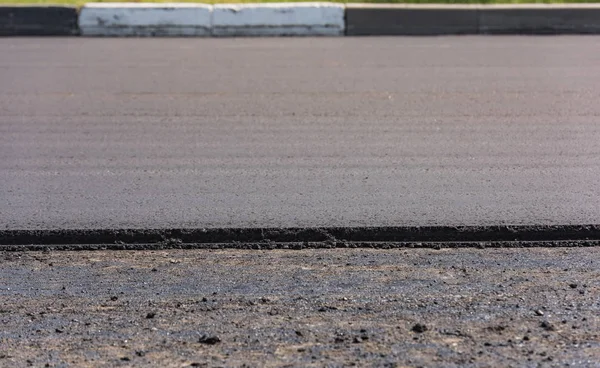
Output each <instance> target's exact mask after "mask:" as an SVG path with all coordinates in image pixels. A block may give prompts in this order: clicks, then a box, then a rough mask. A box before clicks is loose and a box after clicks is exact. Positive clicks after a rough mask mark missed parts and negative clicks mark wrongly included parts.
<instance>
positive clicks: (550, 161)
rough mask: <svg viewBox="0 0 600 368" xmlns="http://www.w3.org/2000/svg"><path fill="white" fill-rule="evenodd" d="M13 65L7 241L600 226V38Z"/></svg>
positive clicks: (86, 44) (116, 51) (2, 193)
mask: <svg viewBox="0 0 600 368" xmlns="http://www.w3.org/2000/svg"><path fill="white" fill-rule="evenodd" d="M0 54H1V55H2V57H1V58H0V229H60V228H125V227H126V228H165V227H257V226H258V227H263V226H269V227H271V226H273V227H276V226H384V225H391V226H411V225H489V224H581V223H583V224H586V223H599V222H600V181H598V178H599V177H600V145H599V144H598V142H600V125H599V124H598V122H599V119H600V104H598V101H600V37H594V36H588V37H583V36H565V37H438V38H425V37H422V38H421V37H420V38H399V37H394V38H319V39H314V38H300V39H298V38H297V39H288V38H273V39H74V38H54V39H53V38H43V39H42V38H26V39H25V38H7V39H0Z"/></svg>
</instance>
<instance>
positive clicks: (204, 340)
mask: <svg viewBox="0 0 600 368" xmlns="http://www.w3.org/2000/svg"><path fill="white" fill-rule="evenodd" d="M198 342H199V343H201V344H207V345H215V344H217V343H219V342H221V339H219V338H218V337H217V336H206V335H204V336H201V337H200V338H199V339H198Z"/></svg>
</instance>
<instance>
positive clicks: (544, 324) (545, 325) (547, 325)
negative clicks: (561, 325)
mask: <svg viewBox="0 0 600 368" xmlns="http://www.w3.org/2000/svg"><path fill="white" fill-rule="evenodd" d="M540 327H541V328H543V329H544V330H546V331H554V330H556V328H555V327H554V325H552V324H551V323H550V322H548V321H543V322H542V323H540Z"/></svg>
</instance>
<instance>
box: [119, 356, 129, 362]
mask: <svg viewBox="0 0 600 368" xmlns="http://www.w3.org/2000/svg"><path fill="white" fill-rule="evenodd" d="M121 360H122V361H124V362H129V361H131V359H130V358H129V357H122V358H121Z"/></svg>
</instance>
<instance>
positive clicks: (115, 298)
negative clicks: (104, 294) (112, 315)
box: [110, 296, 119, 302]
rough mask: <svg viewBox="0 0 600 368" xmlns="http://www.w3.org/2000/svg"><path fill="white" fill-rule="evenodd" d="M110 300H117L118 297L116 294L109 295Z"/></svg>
mask: <svg viewBox="0 0 600 368" xmlns="http://www.w3.org/2000/svg"><path fill="white" fill-rule="evenodd" d="M110 300H112V301H113V302H114V301H117V300H119V297H117V296H111V297H110Z"/></svg>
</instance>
